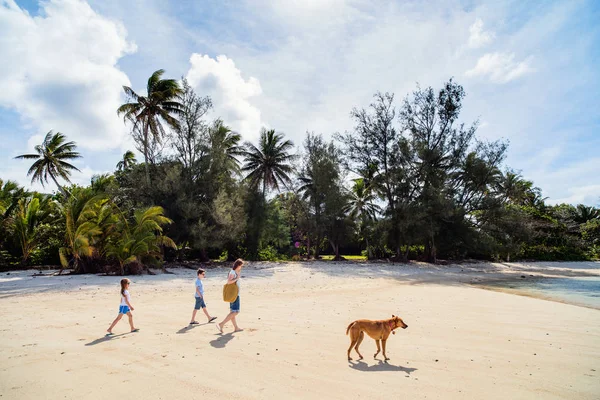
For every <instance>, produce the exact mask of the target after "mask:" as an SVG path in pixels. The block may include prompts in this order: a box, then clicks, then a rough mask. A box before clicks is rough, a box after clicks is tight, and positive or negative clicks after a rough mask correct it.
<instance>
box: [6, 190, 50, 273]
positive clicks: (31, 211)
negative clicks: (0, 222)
mask: <svg viewBox="0 0 600 400" xmlns="http://www.w3.org/2000/svg"><path fill="white" fill-rule="evenodd" d="M50 203H51V200H50V198H49V197H48V196H45V195H39V194H35V195H34V196H33V197H29V198H22V199H21V200H19V203H18V205H17V209H16V212H15V216H14V220H13V230H14V236H15V238H16V239H17V241H18V243H19V247H21V253H22V258H21V262H22V263H23V265H25V264H27V261H28V260H29V258H30V257H31V253H32V252H33V251H34V250H35V248H36V247H37V246H38V244H39V243H40V241H41V237H40V234H39V233H40V230H39V227H40V225H41V224H43V223H44V222H46V220H47V218H48V217H49V215H50V213H51V204H50Z"/></svg>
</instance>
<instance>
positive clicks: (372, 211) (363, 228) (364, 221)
mask: <svg viewBox="0 0 600 400" xmlns="http://www.w3.org/2000/svg"><path fill="white" fill-rule="evenodd" d="M376 201H377V197H376V196H375V194H374V193H373V191H372V189H371V187H370V186H368V185H367V184H366V183H365V179H364V178H358V179H355V180H354V184H353V185H352V190H351V191H350V193H349V197H348V204H347V206H346V210H347V212H348V213H349V216H350V218H352V219H355V220H358V221H360V222H359V230H360V232H359V233H360V235H361V237H362V238H363V239H364V240H365V243H366V246H367V257H368V258H369V259H371V258H373V254H372V249H371V247H370V246H369V236H370V228H371V225H372V223H373V222H374V221H376V220H377V215H378V214H380V213H381V207H379V205H377V203H376Z"/></svg>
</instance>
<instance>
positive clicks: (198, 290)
mask: <svg viewBox="0 0 600 400" xmlns="http://www.w3.org/2000/svg"><path fill="white" fill-rule="evenodd" d="M196 293H197V294H198V296H200V298H202V293H200V286H196Z"/></svg>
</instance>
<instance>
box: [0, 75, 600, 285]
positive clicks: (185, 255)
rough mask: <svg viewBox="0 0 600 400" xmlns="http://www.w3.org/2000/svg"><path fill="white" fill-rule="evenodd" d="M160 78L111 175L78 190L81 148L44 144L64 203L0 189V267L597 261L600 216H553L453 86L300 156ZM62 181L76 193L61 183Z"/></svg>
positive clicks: (378, 97)
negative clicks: (480, 133) (353, 257)
mask: <svg viewBox="0 0 600 400" xmlns="http://www.w3.org/2000/svg"><path fill="white" fill-rule="evenodd" d="M163 74H164V71H163V70H158V71H156V72H155V73H153V74H152V76H151V77H150V78H149V79H148V84H147V88H146V94H145V95H140V94H138V93H136V92H135V91H133V90H132V89H131V88H129V87H124V92H125V94H126V96H127V102H126V103H125V104H123V105H122V106H121V107H119V109H118V110H117V113H118V114H119V115H120V116H122V117H123V119H124V122H125V123H126V124H127V126H128V127H129V128H130V129H131V135H132V137H133V139H134V141H135V143H136V147H137V150H138V151H139V152H140V153H141V154H143V157H144V160H143V162H140V163H138V161H137V160H136V158H135V155H134V153H133V152H131V151H128V152H126V153H125V154H124V155H123V158H122V159H121V160H120V161H119V162H118V163H117V165H116V169H115V171H114V173H112V174H105V175H99V176H94V177H93V178H92V181H91V183H90V185H89V186H86V187H81V186H77V185H73V184H71V183H70V177H71V174H72V173H74V172H76V171H78V169H77V168H76V167H75V166H74V165H73V164H71V162H72V160H74V159H77V158H79V157H80V155H79V153H78V152H77V149H76V143H74V142H71V141H67V138H66V136H65V135H63V134H62V133H60V132H57V133H54V132H53V131H50V132H48V134H47V135H46V137H45V139H44V141H43V143H42V144H40V145H38V146H36V147H35V153H33V154H24V155H21V156H19V157H17V158H21V159H25V160H33V161H34V162H33V164H32V165H31V168H30V169H29V172H28V175H30V176H31V178H32V182H35V181H38V182H40V183H41V184H42V185H47V184H49V183H50V182H52V183H53V184H54V185H56V186H57V188H58V192H57V193H55V194H43V193H38V192H31V191H28V190H26V189H25V188H23V187H20V186H19V185H18V184H16V183H15V182H12V181H6V182H5V181H2V180H1V179H0V238H1V239H0V266H1V267H3V268H15V267H22V266H27V265H39V264H60V265H62V267H64V268H73V269H74V270H75V271H76V272H98V271H105V272H115V273H120V274H125V273H139V272H140V271H142V270H143V269H144V268H146V267H148V266H158V265H161V264H162V263H163V262H164V260H201V261H207V260H210V259H223V260H225V259H235V258H240V257H241V258H245V259H254V260H285V259H293V260H299V259H305V258H320V257H321V256H322V255H323V254H325V253H327V254H330V255H332V256H333V257H334V259H342V258H343V256H342V254H362V255H364V256H365V257H367V258H369V259H393V260H398V261H404V262H406V261H408V260H411V259H417V260H423V261H428V262H437V261H438V260H439V259H445V260H459V259H465V258H476V259H485V260H508V261H510V260H515V259H538V260H587V259H596V258H598V257H599V256H600V210H599V209H598V208H594V207H588V206H585V205H577V206H573V205H568V204H561V205H555V206H551V205H548V204H546V202H545V200H546V199H544V198H543V197H542V194H541V190H540V189H539V188H537V187H535V186H534V184H533V182H531V181H528V180H526V179H524V178H523V177H522V176H521V175H520V174H519V173H517V172H515V171H513V170H511V169H510V168H509V167H507V166H506V165H504V160H505V157H506V153H507V149H508V144H507V143H506V142H504V141H494V142H488V141H483V140H480V139H478V138H477V136H476V132H477V127H478V122H477V121H475V122H472V123H470V124H469V123H465V122H463V121H461V120H460V119H459V116H460V111H461V108H462V104H463V100H464V98H465V92H464V89H463V87H462V86H460V85H459V84H457V83H456V82H454V81H453V80H452V79H450V80H449V81H448V82H446V83H445V84H444V85H443V86H442V87H441V88H440V89H438V90H434V89H433V88H431V87H428V88H421V87H417V88H416V89H415V91H414V92H413V93H411V94H409V95H408V96H406V97H405V98H404V99H402V100H401V101H396V99H395V96H394V95H393V94H391V93H380V92H378V93H376V94H375V95H374V96H373V100H372V102H371V104H369V105H367V106H365V107H356V108H354V109H352V110H351V112H350V118H352V120H353V122H354V128H353V129H352V130H351V131H348V132H345V133H336V134H334V135H333V140H330V141H328V140H326V139H325V138H324V137H323V135H322V134H318V133H314V132H307V133H306V136H305V139H304V141H303V143H302V146H301V148H300V149H299V150H298V151H296V148H295V146H294V144H293V143H292V142H291V141H290V140H288V139H286V137H285V135H284V134H283V133H281V132H277V131H275V130H267V129H263V130H262V131H261V132H260V138H259V140H258V143H256V144H253V143H250V142H243V141H242V137H241V135H240V134H239V133H236V132H234V131H233V130H232V129H231V128H230V127H228V126H227V124H226V123H225V122H224V121H222V120H221V119H219V118H217V119H214V120H209V119H208V115H209V113H210V110H211V109H212V100H211V99H210V97H206V96H204V97H203V96H201V95H199V94H198V93H196V92H195V91H194V90H193V88H192V87H191V86H190V85H189V84H188V83H187V82H186V80H185V79H183V80H182V81H181V83H180V82H178V81H177V80H174V79H163ZM59 180H62V181H64V182H66V184H65V185H62V186H61V185H60V183H59Z"/></svg>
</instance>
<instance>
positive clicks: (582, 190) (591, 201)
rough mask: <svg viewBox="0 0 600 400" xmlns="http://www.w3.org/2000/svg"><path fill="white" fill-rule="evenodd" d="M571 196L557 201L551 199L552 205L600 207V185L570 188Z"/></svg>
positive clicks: (549, 201)
mask: <svg viewBox="0 0 600 400" xmlns="http://www.w3.org/2000/svg"><path fill="white" fill-rule="evenodd" d="M567 191H568V192H569V195H568V196H567V197H561V198H556V199H549V200H548V203H550V204H562V203H568V204H586V205H589V206H596V207H600V185H586V186H577V187H571V188H568V189H567Z"/></svg>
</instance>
